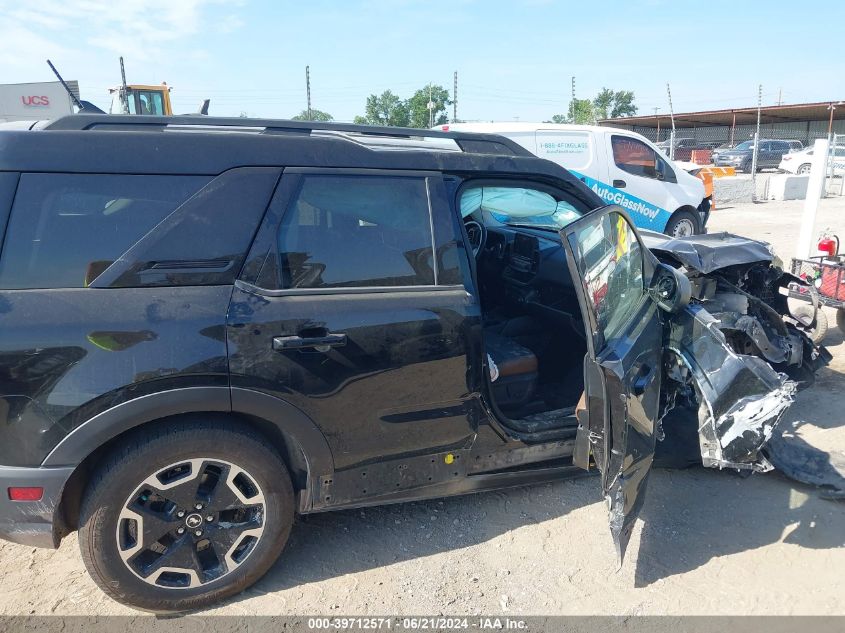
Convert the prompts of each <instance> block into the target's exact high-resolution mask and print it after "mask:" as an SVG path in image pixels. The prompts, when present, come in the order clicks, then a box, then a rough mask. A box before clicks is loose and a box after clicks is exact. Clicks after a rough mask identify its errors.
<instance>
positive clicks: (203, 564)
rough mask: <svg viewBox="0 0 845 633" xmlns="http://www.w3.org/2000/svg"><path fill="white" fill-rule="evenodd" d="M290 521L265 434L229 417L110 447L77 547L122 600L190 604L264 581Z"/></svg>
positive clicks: (285, 482)
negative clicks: (256, 432)
mask: <svg viewBox="0 0 845 633" xmlns="http://www.w3.org/2000/svg"><path fill="white" fill-rule="evenodd" d="M293 518H294V500H293V489H292V486H291V481H290V476H289V475H288V472H287V468H286V467H285V464H284V462H283V461H282V459H281V457H280V456H279V454H278V453H277V452H276V451H275V450H274V449H272V448H270V447H269V446H268V443H267V442H266V440H263V439H262V438H261V437H260V436H259V435H257V434H255V433H253V432H252V431H251V430H249V429H243V428H239V427H238V426H236V425H234V424H232V423H230V422H226V421H203V420H200V419H191V420H187V421H185V420H182V421H180V422H179V425H178V426H176V427H168V426H161V425H159V426H156V427H153V428H152V430H150V429H144V432H143V433H140V432H139V433H135V434H133V435H132V436H130V437H129V438H127V439H126V440H125V441H123V442H122V443H121V444H120V445H119V446H118V447H117V448H115V449H114V450H113V451H112V452H111V453H110V454H109V456H108V457H107V458H106V460H105V462H104V463H103V464H102V465H101V466H100V467H99V469H98V470H97V471H96V473H95V474H94V476H93V477H92V479H91V482H90V483H89V485H88V487H87V489H86V492H85V495H84V497H83V500H82V508H81V510H80V528H79V546H80V549H81V550H82V559H83V561H84V562H85V566H86V567H87V568H88V573H90V574H91V576H92V578H93V579H94V581H95V582H96V583H97V585H99V587H100V589H102V590H103V591H104V592H105V593H106V594H108V595H109V596H110V597H112V598H113V599H115V600H117V601H118V602H121V603H123V604H127V605H129V606H132V607H136V608H138V609H143V610H146V611H154V612H158V613H173V612H180V611H190V610H194V609H199V608H202V607H205V606H207V605H210V604H212V603H214V602H217V601H219V600H222V599H223V598H227V597H229V596H232V595H234V594H236V593H239V592H241V591H243V590H244V589H246V588H247V587H249V586H250V585H252V584H253V583H254V582H255V581H257V580H258V579H259V578H261V577H262V576H263V575H264V574H265V573H266V572H267V570H268V569H270V567H271V566H272V565H273V563H274V562H275V560H276V559H277V558H278V556H279V554H280V553H281V551H282V549H283V548H284V546H285V543H286V541H287V539H288V535H289V534H290V530H291V526H292V525H293Z"/></svg>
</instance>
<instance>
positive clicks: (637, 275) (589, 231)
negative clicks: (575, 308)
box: [570, 213, 646, 342]
mask: <svg viewBox="0 0 845 633" xmlns="http://www.w3.org/2000/svg"><path fill="white" fill-rule="evenodd" d="M570 246H571V248H572V250H573V251H574V252H575V253H577V257H578V259H579V260H580V262H581V267H582V269H583V274H584V285H585V288H586V291H587V300H588V303H589V305H590V308H591V309H592V312H593V314H594V316H595V319H596V328H597V333H599V334H600V335H601V337H602V340H603V341H605V342H609V341H612V340H613V339H615V338H616V337H617V336H618V335H619V334H620V332H621V331H622V329H623V326H624V325H625V323H626V322H627V321H628V319H629V318H630V317H631V315H632V314H633V313H634V312H635V311H636V309H637V306H638V305H639V304H640V302H641V301H642V299H643V297H644V296H645V294H646V293H645V282H644V277H643V253H642V249H641V247H640V243H639V241H638V240H637V236H636V234H635V233H634V229H633V228H632V227H631V225H630V224H628V222H627V221H626V220H625V218H624V217H623V216H622V215H621V214H619V213H608V214H604V215H601V216H599V217H598V218H596V219H595V221H594V222H590V223H586V224H584V225H582V226H581V227H579V228H578V230H577V231H576V232H575V233H573V234H571V235H570Z"/></svg>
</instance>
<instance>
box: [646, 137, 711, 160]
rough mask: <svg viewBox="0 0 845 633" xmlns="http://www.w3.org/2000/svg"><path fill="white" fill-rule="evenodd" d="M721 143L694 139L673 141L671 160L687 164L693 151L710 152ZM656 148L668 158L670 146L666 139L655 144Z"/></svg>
mask: <svg viewBox="0 0 845 633" xmlns="http://www.w3.org/2000/svg"><path fill="white" fill-rule="evenodd" d="M722 143H723V141H699V140H696V139H694V138H679V139H675V155H674V157H673V160H675V161H679V162H689V161H691V160H692V153H693V152H694V151H696V150H711V151H712V150H715V149H716V148H717V147H719V146H720V145H721V144H722ZM656 147H657V148H659V149H660V150H661V151H662V152H663V153H664V154H666V155H667V156H669V150H670V147H671V144H670V142H669V140H668V139H667V140H665V141H661V142H660V143H657V145H656Z"/></svg>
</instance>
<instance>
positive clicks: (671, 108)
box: [666, 81, 675, 160]
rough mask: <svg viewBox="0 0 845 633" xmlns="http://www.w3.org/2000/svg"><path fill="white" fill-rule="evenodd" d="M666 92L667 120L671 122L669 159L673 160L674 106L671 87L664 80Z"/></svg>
mask: <svg viewBox="0 0 845 633" xmlns="http://www.w3.org/2000/svg"><path fill="white" fill-rule="evenodd" d="M666 94H667V95H669V120H670V121H671V122H672V133H671V134H670V135H669V160H675V108H674V107H672V89H671V88H669V82H668V81H667V82H666Z"/></svg>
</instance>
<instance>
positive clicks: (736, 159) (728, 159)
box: [713, 139, 792, 174]
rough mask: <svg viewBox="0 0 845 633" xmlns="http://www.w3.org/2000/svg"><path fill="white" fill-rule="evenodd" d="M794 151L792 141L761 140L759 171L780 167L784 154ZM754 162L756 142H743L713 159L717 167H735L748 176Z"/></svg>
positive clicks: (758, 161)
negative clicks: (791, 145)
mask: <svg viewBox="0 0 845 633" xmlns="http://www.w3.org/2000/svg"><path fill="white" fill-rule="evenodd" d="M790 151H792V149H791V147H790V141H780V140H771V139H760V150H759V152H758V154H757V169H758V171H759V170H761V169H774V168H777V167H778V165H780V161H781V158H783V156H784V154H788V153H789V152H790ZM753 160H754V141H743V142H742V143H740V144H739V145H737V146H736V147H734V148H733V149H729V150H725V151H719V152H718V153H717V154H716V155H715V156H714V159H713V164H714V165H716V166H717V167H735V168H736V169H738V170H740V171H743V172H745V173H747V174H750V173H751V165H752V163H753Z"/></svg>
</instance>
